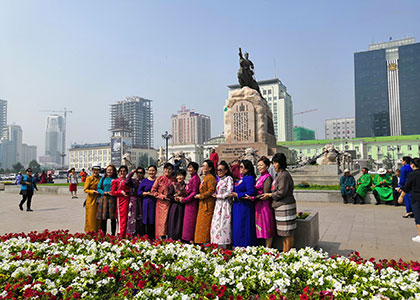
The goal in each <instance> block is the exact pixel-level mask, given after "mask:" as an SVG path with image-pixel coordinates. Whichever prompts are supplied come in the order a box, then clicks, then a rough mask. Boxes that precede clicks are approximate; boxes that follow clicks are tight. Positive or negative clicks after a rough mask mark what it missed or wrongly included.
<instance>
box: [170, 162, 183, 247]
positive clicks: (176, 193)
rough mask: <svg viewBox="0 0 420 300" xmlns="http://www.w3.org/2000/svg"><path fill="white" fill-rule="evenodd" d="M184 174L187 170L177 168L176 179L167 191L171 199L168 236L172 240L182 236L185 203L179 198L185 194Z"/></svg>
mask: <svg viewBox="0 0 420 300" xmlns="http://www.w3.org/2000/svg"><path fill="white" fill-rule="evenodd" d="M186 176H187V172H186V171H185V170H182V169H179V170H178V171H177V172H176V181H175V182H173V183H172V186H171V187H170V188H169V192H168V198H169V199H171V208H170V210H169V216H168V236H169V238H171V239H173V240H180V239H181V237H182V223H183V221H184V206H185V204H184V203H182V201H181V200H182V197H185V195H186V184H185V177H186Z"/></svg>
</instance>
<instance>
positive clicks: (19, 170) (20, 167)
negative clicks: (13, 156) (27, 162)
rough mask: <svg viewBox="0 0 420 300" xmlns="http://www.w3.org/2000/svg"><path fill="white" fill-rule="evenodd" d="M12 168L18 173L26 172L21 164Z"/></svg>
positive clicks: (16, 164)
mask: <svg viewBox="0 0 420 300" xmlns="http://www.w3.org/2000/svg"><path fill="white" fill-rule="evenodd" d="M12 168H13V171H14V172H16V173H18V172H23V171H25V170H24V167H23V165H22V164H21V163H20V162H17V163H15V164H14V165H12Z"/></svg>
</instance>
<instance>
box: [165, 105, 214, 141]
mask: <svg viewBox="0 0 420 300" xmlns="http://www.w3.org/2000/svg"><path fill="white" fill-rule="evenodd" d="M171 133H172V145H185V144H195V145H202V144H203V143H204V142H207V141H208V140H209V139H210V137H211V122H210V117H209V116H206V115H203V114H199V113H196V112H194V111H192V110H189V109H186V108H185V107H184V106H183V107H182V108H181V110H179V111H178V114H176V115H172V117H171Z"/></svg>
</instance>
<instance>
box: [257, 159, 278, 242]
mask: <svg viewBox="0 0 420 300" xmlns="http://www.w3.org/2000/svg"><path fill="white" fill-rule="evenodd" d="M269 167H270V160H269V159H268V158H267V157H265V156H262V157H261V158H260V159H259V160H258V163H257V168H258V171H259V172H260V174H261V176H260V177H259V178H258V179H257V183H256V184H255V188H256V190H257V196H255V197H251V198H254V200H255V226H256V231H257V239H265V246H266V247H267V248H271V245H272V244H273V237H274V233H275V231H274V230H275V227H274V210H273V208H272V207H271V199H266V200H262V199H261V196H262V195H263V194H264V193H270V192H271V186H272V184H273V178H272V177H271V175H270V173H269V172H268V168H269Z"/></svg>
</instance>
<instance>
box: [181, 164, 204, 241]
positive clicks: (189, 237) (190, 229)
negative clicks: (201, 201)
mask: <svg viewBox="0 0 420 300" xmlns="http://www.w3.org/2000/svg"><path fill="white" fill-rule="evenodd" d="M187 170H188V173H189V174H190V175H191V179H190V181H188V184H187V191H186V193H187V196H186V197H179V198H178V200H181V201H182V203H185V208H184V222H183V227H182V240H183V241H184V242H191V243H192V242H193V241H194V232H195V222H196V220H197V211H198V201H197V199H195V198H194V196H195V195H196V194H198V190H199V188H200V177H199V176H198V175H197V171H198V164H197V163H196V162H190V163H189V164H188V168H187Z"/></svg>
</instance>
